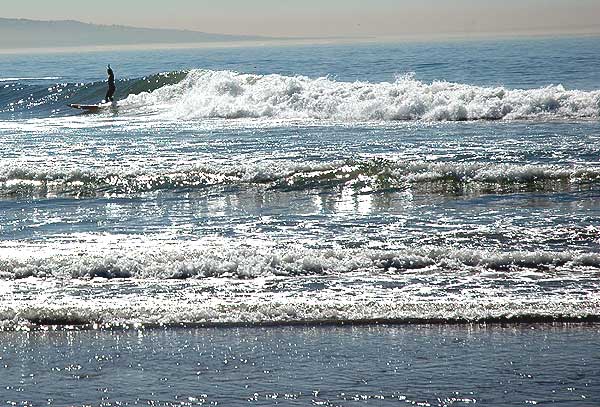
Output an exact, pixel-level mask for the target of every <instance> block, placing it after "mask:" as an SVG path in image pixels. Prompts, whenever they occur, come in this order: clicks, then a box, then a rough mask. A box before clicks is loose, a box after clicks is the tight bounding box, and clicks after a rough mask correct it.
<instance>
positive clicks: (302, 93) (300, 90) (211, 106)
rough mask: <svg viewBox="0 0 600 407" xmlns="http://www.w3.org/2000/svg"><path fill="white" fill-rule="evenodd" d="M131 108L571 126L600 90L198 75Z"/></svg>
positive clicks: (592, 113)
mask: <svg viewBox="0 0 600 407" xmlns="http://www.w3.org/2000/svg"><path fill="white" fill-rule="evenodd" d="M124 105H126V106H131V107H135V108H137V109H139V110H142V111H144V110H145V111H147V112H149V113H150V112H152V113H162V114H165V115H166V116H167V117H170V118H176V119H198V118H227V119H235V118H263V117H268V118H283V119H317V120H318V119H325V120H336V121H393V120H424V121H460V120H500V119H507V120H510V119H536V120H552V119H558V120H565V119H595V118H598V117H600V91H598V90H596V91H579V90H566V89H565V88H564V87H563V86H561V85H556V86H555V85H549V86H546V87H542V88H537V89H528V90H523V89H508V88H505V87H500V86H499V87H482V86H474V85H468V84H461V83H450V82H444V81H435V82H432V83H425V82H422V81H419V80H416V79H415V78H414V77H413V76H410V75H407V76H402V77H398V78H396V80H395V81H394V82H381V83H371V82H363V81H357V82H339V81H336V80H334V79H331V78H317V79H313V78H308V77H305V76H283V75H278V74H271V75H254V74H241V73H237V72H232V71H211V70H192V71H190V72H189V73H188V74H187V76H186V77H185V78H184V79H183V80H182V81H180V82H178V83H176V84H173V85H168V86H164V87H162V88H160V89H156V90H155V91H152V92H142V93H140V94H137V95H131V96H129V97H128V98H127V99H126V100H125V101H124Z"/></svg>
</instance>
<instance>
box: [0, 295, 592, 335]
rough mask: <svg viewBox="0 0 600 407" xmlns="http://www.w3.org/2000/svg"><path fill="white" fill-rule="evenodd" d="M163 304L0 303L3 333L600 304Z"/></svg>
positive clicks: (561, 311) (583, 314) (537, 317)
mask: <svg viewBox="0 0 600 407" xmlns="http://www.w3.org/2000/svg"><path fill="white" fill-rule="evenodd" d="M239 300H240V302H239V303H238V304H228V303H224V304H223V303H216V302H214V301H212V302H208V303H203V304H197V303H192V304H189V303H182V302H181V301H180V302H178V303H177V304H172V303H164V304H161V305H156V304H144V305H143V306H136V305H135V304H134V305H132V304H128V303H125V302H118V304H117V305H115V304H114V302H115V301H102V303H98V302H97V301H85V302H82V301H77V302H73V303H72V304H64V303H63V304H56V305H48V304H46V305H42V304H28V306H26V307H19V306H15V305H16V304H13V305H12V306H5V307H0V331H2V330H6V331H12V330H35V329H40V328H42V329H43V327H46V326H54V327H59V328H61V327H62V328H65V329H74V328H75V329H114V328H122V329H131V328H137V329H140V328H144V329H145V328H153V327H160V328H164V327H236V326H290V325H351V326H352V325H365V324H373V325H374V324H460V323H462V324H472V323H503V324H504V323H553V322H574V323H577V322H600V301H598V300H597V299H593V300H588V301H569V300H565V301H548V300H521V301H519V300H516V301H515V300H497V299H496V300H491V301H485V302H484V301H472V300H471V301H468V300H461V301H439V302H417V301H398V302H376V301H367V302H364V303H360V302H350V303H348V302H335V301H331V302H321V303H316V302H313V301H306V302H302V303H299V302H297V301H296V302H290V303H281V302H263V303H260V304H254V303H252V304H244V303H243V301H244V300H246V298H239Z"/></svg>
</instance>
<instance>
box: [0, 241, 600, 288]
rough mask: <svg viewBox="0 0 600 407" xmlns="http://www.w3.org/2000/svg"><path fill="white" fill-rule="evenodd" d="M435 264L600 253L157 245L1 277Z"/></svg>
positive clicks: (325, 271) (2, 264)
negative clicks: (169, 247) (149, 249)
mask: <svg viewBox="0 0 600 407" xmlns="http://www.w3.org/2000/svg"><path fill="white" fill-rule="evenodd" d="M429 267H434V268H438V269H441V270H464V269H465V268H468V269H473V270H479V271H481V270H497V271H514V270H523V269H534V270H535V269H539V270H548V269H553V268H557V267H566V268H568V269H570V270H573V269H575V268H578V267H580V268H592V269H600V254H597V253H579V252H574V251H565V252H546V251H535V252H526V251H513V252H494V251H485V250H474V249H454V248H445V247H434V246H425V247H420V248H407V249H405V250H397V251H381V250H353V249H339V250H333V249H331V250H317V249H311V250H308V249H290V250H275V249H274V250H260V249H246V248H238V249H229V250H206V251H203V250H195V249H194V250H192V249H190V250H156V251H153V252H152V253H147V252H144V251H139V250H138V251H135V250H128V251H119V250H114V251H112V252H110V253H99V254H91V255H88V254H83V253H78V254H74V255H64V254H62V255H54V256H49V257H28V258H25V259H23V258H12V257H4V258H0V278H2V279H8V280H12V279H22V278H27V277H37V278H57V279H67V280H68V279H80V278H84V279H85V278H94V277H102V278H108V279H111V278H136V279H188V278H195V279H203V278H209V277H226V278H240V279H248V278H250V279H251V278H257V277H262V276H299V275H336V274H344V273H351V272H355V271H385V272H398V273H401V272H403V271H405V270H418V269H424V268H429Z"/></svg>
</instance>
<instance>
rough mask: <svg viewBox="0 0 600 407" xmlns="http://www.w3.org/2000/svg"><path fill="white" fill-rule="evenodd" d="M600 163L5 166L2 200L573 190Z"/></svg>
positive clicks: (597, 177)
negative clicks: (241, 190)
mask: <svg viewBox="0 0 600 407" xmlns="http://www.w3.org/2000/svg"><path fill="white" fill-rule="evenodd" d="M598 181H600V168H598V167H593V166H582V165H543V164H502V163H481V162H472V163H468V162H466V163H456V162H431V161H406V162H404V161H390V160H384V159H365V160H347V161H335V162H330V163H322V164H293V163H290V164H288V165H285V164H279V165H277V166H265V165H257V166H251V165H240V166H237V167H235V168H233V167H225V168H203V167H183V168H181V169H175V170H172V171H163V172H161V171H156V172H143V171H138V172H124V173H118V172H110V173H96V172H91V171H71V172H61V171H57V172H52V171H39V170H37V169H31V168H5V169H4V170H0V197H14V196H45V197H52V196H76V197H86V196H103V195H118V194H138V193H146V192H153V191H173V192H178V191H189V190H194V189H201V188H208V187H217V186H224V185H237V186H255V187H256V186H258V187H261V188H265V189H268V190H276V191H293V190H311V189H320V190H327V189H332V188H339V187H344V188H351V189H352V190H354V191H355V192H356V193H371V192H386V191H387V192H389V191H395V190H407V189H413V190H417V191H423V192H427V191H429V192H443V191H444V190H451V191H452V193H461V192H462V193H470V192H478V191H482V192H497V193H501V192H504V191H508V192H512V191H522V190H527V191H531V190H552V191H554V190H569V189H570V188H572V187H573V186H580V187H581V186H583V185H586V184H588V185H596V184H597V182H598Z"/></svg>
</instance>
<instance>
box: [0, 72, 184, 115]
mask: <svg viewBox="0 0 600 407" xmlns="http://www.w3.org/2000/svg"><path fill="white" fill-rule="evenodd" d="M185 76H186V72H166V73H158V74H155V75H150V76H147V77H143V78H134V79H121V80H119V81H117V87H118V93H119V94H120V95H130V94H136V93H141V92H151V91H153V90H156V89H159V88H161V87H163V86H165V85H169V84H173V83H177V82H178V81H181V80H182V79H183V78H185ZM9 79H10V80H8V79H6V81H5V82H3V83H0V89H2V92H1V93H0V113H4V114H13V115H16V116H35V117H46V116H55V115H59V114H61V112H64V111H66V109H65V105H66V104H69V103H97V102H99V101H101V100H102V99H103V98H104V96H105V94H106V81H98V82H90V83H56V84H53V85H50V86H49V85H47V84H39V83H36V82H35V81H32V80H31V78H23V79H19V78H9ZM67 111H68V110H67Z"/></svg>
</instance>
